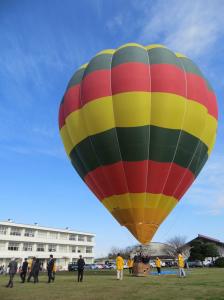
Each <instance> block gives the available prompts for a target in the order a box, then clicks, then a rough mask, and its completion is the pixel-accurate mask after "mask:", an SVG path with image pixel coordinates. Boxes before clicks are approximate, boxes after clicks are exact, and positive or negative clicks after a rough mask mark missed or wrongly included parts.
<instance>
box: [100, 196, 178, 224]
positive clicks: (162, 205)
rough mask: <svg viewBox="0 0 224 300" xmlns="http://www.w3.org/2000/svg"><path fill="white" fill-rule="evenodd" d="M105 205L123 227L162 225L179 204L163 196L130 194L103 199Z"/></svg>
mask: <svg viewBox="0 0 224 300" xmlns="http://www.w3.org/2000/svg"><path fill="white" fill-rule="evenodd" d="M102 203H103V205H104V206H105V207H106V208H107V209H108V210H109V211H110V213H111V214H112V215H113V216H114V217H115V218H116V219H117V220H118V222H119V223H120V224H121V225H124V226H127V225H130V224H137V223H143V224H150V223H151V224H157V225H159V224H161V223H162V221H163V220H164V219H165V218H166V217H167V215H168V214H169V213H170V212H171V211H172V209H173V208H174V207H175V206H176V204H177V203H178V201H177V199H175V198H174V197H171V196H166V195H163V194H150V193H130V194H122V195H115V196H111V197H108V198H105V199H103V201H102Z"/></svg>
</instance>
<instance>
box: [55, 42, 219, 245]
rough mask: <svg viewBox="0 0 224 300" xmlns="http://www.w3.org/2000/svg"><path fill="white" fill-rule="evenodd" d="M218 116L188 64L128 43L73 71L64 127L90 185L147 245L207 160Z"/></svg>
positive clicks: (194, 68)
mask: <svg viewBox="0 0 224 300" xmlns="http://www.w3.org/2000/svg"><path fill="white" fill-rule="evenodd" d="M217 114H218V112H217V104H216V98H215V94H214V91H213V90H212V88H211V86H210V85H209V83H208V81H207V80H206V79H205V77H204V76H203V75H202V73H201V72H200V70H199V69H198V67H197V66H196V65H195V64H194V63H193V62H192V61H191V60H190V59H189V58H187V57H185V56H183V55H181V54H177V53H173V52H172V51H170V50H169V49H167V48H166V47H164V46H162V45H151V46H147V47H143V46H141V45H139V44H126V45H124V46H122V47H120V48H118V49H116V50H104V51H102V52H100V53H98V54H97V55H96V56H95V57H93V58H92V59H91V61H90V62H89V63H88V64H85V65H83V66H82V67H81V68H80V69H78V70H77V71H76V72H75V74H74V75H73V77H72V78H71V80H70V82H69V84H68V87H67V90H66V92H65V95H64V97H63V100H62V102H61V105H60V110H59V127H60V134H61V137H62V140H63V143H64V146H65V150H66V152H67V154H68V156H69V158H70V160H71V163H72V165H73V166H74V168H75V169H76V171H77V172H78V174H79V175H80V176H81V178H82V179H83V180H84V182H85V183H86V184H87V185H88V186H89V188H90V189H91V190H92V191H93V193H94V194H95V195H96V196H97V198H98V199H99V200H100V201H101V202H102V204H103V205H104V206H105V207H106V208H107V209H108V210H109V211H110V212H111V214H112V215H113V216H114V217H115V218H116V220H117V221H118V222H119V223H120V224H121V225H123V226H126V227H127V228H128V230H129V231H130V232H131V233H132V234H133V235H134V236H135V237H136V239H138V240H139V241H140V242H141V243H147V242H149V241H150V240H151V239H152V237H153V235H154V234H155V232H156V230H157V229H158V227H159V225H160V224H161V223H162V222H163V220H164V219H165V218H166V217H167V215H168V214H169V213H170V212H171V210H172V209H173V208H174V207H175V205H176V204H177V203H178V201H179V200H180V199H181V197H182V196H183V195H184V193H185V192H186V191H187V189H188V188H189V187H190V185H191V184H192V183H193V181H194V180H195V178H196V177H197V175H198V174H199V172H200V171H201V169H202V167H203V166H204V164H205V162H206V161H207V159H208V156H209V155H210V152H211V150H212V147H213V145H214V142H215V137H216V128H217Z"/></svg>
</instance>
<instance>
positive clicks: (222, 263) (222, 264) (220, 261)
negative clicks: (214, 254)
mask: <svg viewBox="0 0 224 300" xmlns="http://www.w3.org/2000/svg"><path fill="white" fill-rule="evenodd" d="M215 266H216V267H219V268H224V257H219V258H217V259H216V261H215Z"/></svg>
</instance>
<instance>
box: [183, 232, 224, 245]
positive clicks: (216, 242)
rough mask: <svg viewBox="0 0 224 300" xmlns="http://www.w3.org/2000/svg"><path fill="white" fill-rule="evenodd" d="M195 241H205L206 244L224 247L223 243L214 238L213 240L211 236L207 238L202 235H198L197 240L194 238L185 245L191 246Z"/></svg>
mask: <svg viewBox="0 0 224 300" xmlns="http://www.w3.org/2000/svg"><path fill="white" fill-rule="evenodd" d="M195 240H203V241H205V242H209V243H215V244H217V245H219V246H223V247H224V243H223V242H221V241H220V240H218V239H214V238H211V237H209V236H206V235H202V234H198V236H197V237H196V238H194V239H193V240H191V241H189V242H187V243H186V244H185V245H189V244H191V243H192V242H193V241H195Z"/></svg>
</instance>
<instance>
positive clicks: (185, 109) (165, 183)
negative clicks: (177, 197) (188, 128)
mask: <svg viewBox="0 0 224 300" xmlns="http://www.w3.org/2000/svg"><path fill="white" fill-rule="evenodd" d="M174 55H175V54H174ZM175 57H176V55H175ZM176 58H177V57H176ZM183 70H184V79H185V100H186V101H185V105H184V113H183V120H182V124H181V128H180V133H179V136H178V140H177V145H176V148H175V151H174V154H173V159H172V161H171V163H170V165H169V169H168V173H167V176H166V180H165V182H164V184H163V188H162V191H161V195H162V194H163V192H164V189H165V187H166V185H167V182H168V179H169V176H170V172H171V170H172V166H173V164H174V159H175V157H176V154H177V150H178V147H179V142H180V139H181V136H182V132H183V125H184V121H185V116H186V112H187V104H188V103H187V79H186V72H185V69H183ZM172 196H173V195H172ZM161 199H162V197H160V200H159V201H161ZM167 205H168V204H167V203H165V205H164V209H166V206H167Z"/></svg>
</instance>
